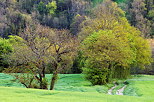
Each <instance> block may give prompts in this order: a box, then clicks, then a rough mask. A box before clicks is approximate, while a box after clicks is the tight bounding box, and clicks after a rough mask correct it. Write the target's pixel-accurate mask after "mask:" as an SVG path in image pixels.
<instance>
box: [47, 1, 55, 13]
mask: <svg viewBox="0 0 154 102" xmlns="http://www.w3.org/2000/svg"><path fill="white" fill-rule="evenodd" d="M46 8H47V11H48V13H49V14H50V15H53V14H54V13H55V10H56V9H57V5H56V1H52V2H49V3H48V4H47V5H46Z"/></svg>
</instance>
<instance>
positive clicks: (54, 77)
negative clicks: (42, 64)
mask: <svg viewBox="0 0 154 102" xmlns="http://www.w3.org/2000/svg"><path fill="white" fill-rule="evenodd" d="M57 77H58V72H57V71H55V72H54V73H53V77H52V79H51V84H50V90H53V89H54V86H55V82H56V80H57Z"/></svg>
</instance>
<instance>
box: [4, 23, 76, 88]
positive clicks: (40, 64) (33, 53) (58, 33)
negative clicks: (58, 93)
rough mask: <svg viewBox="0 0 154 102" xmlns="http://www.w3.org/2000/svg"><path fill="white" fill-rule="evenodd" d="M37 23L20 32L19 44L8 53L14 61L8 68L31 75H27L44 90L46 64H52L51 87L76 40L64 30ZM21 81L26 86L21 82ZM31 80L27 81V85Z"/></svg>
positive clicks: (67, 61) (71, 56)
mask: <svg viewBox="0 0 154 102" xmlns="http://www.w3.org/2000/svg"><path fill="white" fill-rule="evenodd" d="M36 25H37V26H34V25H27V26H26V29H25V30H24V32H23V33H21V34H20V37H21V39H22V40H21V41H20V43H14V45H13V48H14V51H13V53H12V55H11V56H10V60H11V61H10V62H12V63H13V64H11V66H10V67H11V68H10V70H11V72H12V71H14V72H16V71H18V72H23V73H28V75H29V74H30V75H33V77H30V78H31V79H33V81H37V83H39V84H40V85H39V88H40V89H47V82H46V78H45V71H46V68H47V65H48V64H51V66H52V69H53V77H52V81H51V88H50V89H51V90H52V89H53V88H54V84H55V81H56V80H57V76H58V73H59V72H61V71H63V70H64V69H66V67H68V64H70V63H71V60H72V58H73V56H74V54H75V51H76V46H75V45H77V43H76V41H77V40H76V39H75V37H73V36H71V34H70V33H69V32H68V31H67V30H54V29H50V28H47V27H43V26H41V25H39V24H36ZM14 39H15V38H14ZM66 57H67V58H66ZM14 68H15V69H14ZM16 68H17V69H18V70H16ZM22 69H23V70H22ZM8 71H9V70H8ZM6 72H7V71H6ZM27 77H29V76H27ZM17 78H19V77H17ZM21 79H24V77H21V78H20V80H21ZM34 79H35V80H34ZM21 81H22V83H23V84H24V85H25V83H24V81H23V80H21ZM31 83H32V82H31ZM31 83H30V82H28V84H31ZM26 86H31V85H26Z"/></svg>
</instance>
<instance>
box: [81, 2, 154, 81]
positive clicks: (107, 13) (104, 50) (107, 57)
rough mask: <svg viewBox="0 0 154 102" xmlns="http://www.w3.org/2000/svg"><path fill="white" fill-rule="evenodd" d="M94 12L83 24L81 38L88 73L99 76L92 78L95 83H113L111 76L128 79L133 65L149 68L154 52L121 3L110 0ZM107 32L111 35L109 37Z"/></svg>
mask: <svg viewBox="0 0 154 102" xmlns="http://www.w3.org/2000/svg"><path fill="white" fill-rule="evenodd" d="M92 15H93V16H92V17H91V18H87V19H86V20H85V21H84V22H83V23H82V24H81V27H82V28H81V32H80V33H79V37H80V39H81V42H82V41H83V47H82V48H85V50H83V54H84V55H85V57H84V59H85V62H86V63H85V65H84V67H86V68H85V69H86V70H85V72H87V73H88V74H87V75H88V76H89V75H90V78H91V79H95V78H96V80H95V81H94V80H93V81H91V82H94V83H93V84H105V83H106V82H110V78H127V77H129V75H130V68H131V67H140V68H145V66H146V65H149V64H150V62H151V51H150V47H149V45H148V43H147V42H146V40H145V39H144V38H142V37H140V35H141V32H140V31H139V30H137V29H136V28H134V27H132V26H130V24H129V23H128V21H127V19H126V18H125V15H124V12H123V11H122V10H121V9H120V8H118V6H117V4H115V3H113V2H111V1H110V0H107V1H105V2H104V3H103V4H101V5H100V6H99V7H97V8H95V9H94V11H93V13H92ZM100 30H103V31H106V32H101V31H100ZM94 32H95V33H94ZM101 33H102V35H101ZM108 33H109V34H108ZM105 34H108V36H107V37H105ZM98 35H100V36H98ZM85 38H86V40H84V39H85ZM91 39H93V40H91ZM122 39H123V40H122ZM90 42H91V43H90ZM113 42H114V43H113ZM119 42H120V43H119ZM117 44H118V45H119V46H120V47H119V46H118V45H117ZM81 51H82V49H81ZM116 55H118V56H116ZM100 56H102V57H101V58H100ZM116 57H118V58H116ZM97 58H98V60H97ZM120 58H121V59H120ZM145 59H146V60H145ZM87 68H88V70H87ZM93 69H94V70H93ZM99 69H100V73H98V74H99V75H97V71H99ZM110 69H112V70H113V71H112V70H110ZM89 73H90V74H89ZM103 73H104V76H103V75H102V74H103ZM111 73H112V74H111ZM94 74H96V76H95V75H94ZM110 75H111V76H110ZM92 76H94V78H92ZM90 78H88V79H90ZM97 78H98V79H97ZM102 78H103V79H102Z"/></svg>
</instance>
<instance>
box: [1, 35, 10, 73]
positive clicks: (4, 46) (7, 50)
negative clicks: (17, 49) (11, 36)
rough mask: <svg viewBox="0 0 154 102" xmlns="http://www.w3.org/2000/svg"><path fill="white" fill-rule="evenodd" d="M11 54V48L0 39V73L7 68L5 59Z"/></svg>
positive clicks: (6, 41) (5, 41) (7, 42)
mask: <svg viewBox="0 0 154 102" xmlns="http://www.w3.org/2000/svg"><path fill="white" fill-rule="evenodd" d="M11 52H12V46H11V44H10V43H9V41H8V40H7V39H2V38H0V72H1V71H2V70H3V69H4V68H7V67H8V61H7V60H6V57H7V56H8V55H9V53H11Z"/></svg>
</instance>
